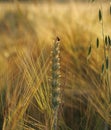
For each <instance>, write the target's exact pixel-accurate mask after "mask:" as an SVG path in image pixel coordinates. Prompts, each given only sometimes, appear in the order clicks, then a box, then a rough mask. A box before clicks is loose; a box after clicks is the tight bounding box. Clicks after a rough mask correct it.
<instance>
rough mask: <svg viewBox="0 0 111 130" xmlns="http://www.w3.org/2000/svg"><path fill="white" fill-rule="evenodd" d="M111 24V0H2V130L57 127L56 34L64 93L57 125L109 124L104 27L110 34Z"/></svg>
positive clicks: (86, 128) (99, 127)
mask: <svg viewBox="0 0 111 130" xmlns="http://www.w3.org/2000/svg"><path fill="white" fill-rule="evenodd" d="M101 5H102V13H103V22H104V25H103V26H104V30H102V26H101V23H100V22H99V19H98V10H99V9H100V8H101ZM110 25H111V16H110V3H109V1H95V2H93V3H92V2H91V1H62V0H61V1H28V2H27V1H25V2H23V1H22V2H20V1H17V0H15V1H10V2H9V1H1V3H0V130H2V129H3V130H52V122H53V115H52V108H51V105H50V100H51V82H50V80H51V50H52V46H53V44H54V40H55V38H56V37H57V36H58V37H59V38H60V40H61V41H60V48H61V49H60V64H61V68H60V70H61V80H60V83H61V95H62V97H61V105H60V109H59V114H58V128H57V130H110V129H111V128H110V125H111V96H110V93H109V92H110V91H109V90H108V88H107V83H106V82H107V81H106V74H103V76H102V77H101V73H102V64H103V63H104V48H103V39H102V31H104V34H105V35H110V33H111V29H110ZM97 37H98V38H99V40H100V45H99V49H98V48H97V47H96V39H97ZM90 45H91V47H92V53H91V55H90V58H89V57H88V56H87V54H88V48H89V46H90ZM109 56H110V55H109ZM109 78H110V76H109ZM109 88H110V87H109Z"/></svg>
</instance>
